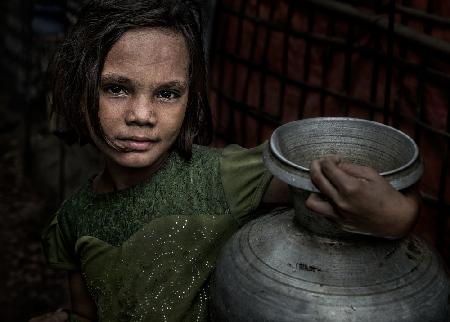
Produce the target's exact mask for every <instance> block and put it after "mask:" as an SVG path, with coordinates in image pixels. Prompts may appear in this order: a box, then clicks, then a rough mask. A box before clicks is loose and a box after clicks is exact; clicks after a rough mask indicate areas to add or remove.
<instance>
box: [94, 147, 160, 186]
mask: <svg viewBox="0 0 450 322" xmlns="http://www.w3.org/2000/svg"><path fill="white" fill-rule="evenodd" d="M167 157H168V154H167V155H165V156H164V157H163V158H160V159H159V160H158V161H157V162H156V163H154V164H152V165H150V166H148V167H145V168H128V167H122V166H120V165H118V164H117V163H114V162H112V161H111V160H109V159H107V160H105V166H104V168H103V171H102V172H100V173H99V174H98V175H97V176H96V177H95V178H94V181H93V185H92V187H93V190H94V192H95V193H107V192H112V191H117V190H123V189H127V188H130V187H132V186H135V185H137V184H138V183H139V182H141V181H143V180H145V179H147V178H149V177H150V176H152V175H153V174H154V173H155V172H157V171H158V170H159V169H160V168H161V165H162V164H163V163H164V162H165V161H166V159H167Z"/></svg>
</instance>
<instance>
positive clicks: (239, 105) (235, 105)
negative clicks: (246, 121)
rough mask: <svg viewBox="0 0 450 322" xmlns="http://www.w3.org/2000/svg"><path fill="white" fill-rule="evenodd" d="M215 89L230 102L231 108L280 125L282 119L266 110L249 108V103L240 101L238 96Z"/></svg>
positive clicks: (268, 122) (267, 122) (271, 123)
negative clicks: (237, 98)
mask: <svg viewBox="0 0 450 322" xmlns="http://www.w3.org/2000/svg"><path fill="white" fill-rule="evenodd" d="M215 90H217V95H218V96H220V97H221V99H223V100H225V101H227V103H228V104H229V107H230V110H233V109H237V110H238V111H239V112H240V113H244V114H246V115H250V116H252V117H253V118H255V119H257V120H258V121H262V122H265V123H266V124H270V125H275V126H279V125H280V121H279V120H278V119H277V118H276V117H273V116H272V115H270V114H268V113H266V112H260V111H258V110H255V109H252V108H248V105H247V104H245V103H243V102H242V101H238V100H236V98H234V97H231V96H229V95H227V94H225V93H224V92H221V91H218V89H217V88H216V89H215Z"/></svg>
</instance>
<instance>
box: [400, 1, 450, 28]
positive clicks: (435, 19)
mask: <svg viewBox="0 0 450 322" xmlns="http://www.w3.org/2000/svg"><path fill="white" fill-rule="evenodd" d="M395 10H396V11H397V12H399V13H401V14H402V15H406V16H409V17H412V18H416V19H421V20H424V21H426V22H430V23H433V24H436V25H439V26H441V27H446V28H448V27H450V19H448V18H445V17H440V16H437V15H433V14H429V13H427V12H424V11H421V10H417V9H413V8H410V7H407V6H403V5H396V6H395Z"/></svg>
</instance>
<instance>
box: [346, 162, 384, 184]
mask: <svg viewBox="0 0 450 322" xmlns="http://www.w3.org/2000/svg"><path fill="white" fill-rule="evenodd" d="M339 168H340V169H341V170H343V171H344V172H345V173H347V174H348V175H351V176H353V177H356V178H360V179H367V180H370V179H373V178H376V177H379V176H380V175H379V174H378V172H377V171H376V170H375V169H373V168H371V167H366V166H362V165H357V164H354V163H350V162H341V163H340V164H339Z"/></svg>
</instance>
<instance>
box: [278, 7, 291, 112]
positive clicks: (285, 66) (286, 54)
mask: <svg viewBox="0 0 450 322" xmlns="http://www.w3.org/2000/svg"><path fill="white" fill-rule="evenodd" d="M293 2H294V0H290V1H289V3H288V8H287V12H288V16H287V21H286V25H285V26H286V27H285V31H284V37H283V56H282V57H283V58H282V66H281V74H282V75H287V74H288V62H289V33H288V32H287V31H288V30H289V29H290V27H291V24H292V18H293V17H294V10H293ZM285 95H286V79H285V78H284V77H283V78H281V79H280V100H279V109H278V118H279V119H281V118H282V117H283V114H284V101H285Z"/></svg>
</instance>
